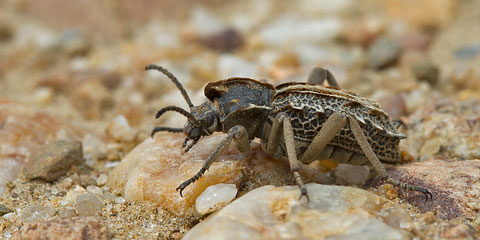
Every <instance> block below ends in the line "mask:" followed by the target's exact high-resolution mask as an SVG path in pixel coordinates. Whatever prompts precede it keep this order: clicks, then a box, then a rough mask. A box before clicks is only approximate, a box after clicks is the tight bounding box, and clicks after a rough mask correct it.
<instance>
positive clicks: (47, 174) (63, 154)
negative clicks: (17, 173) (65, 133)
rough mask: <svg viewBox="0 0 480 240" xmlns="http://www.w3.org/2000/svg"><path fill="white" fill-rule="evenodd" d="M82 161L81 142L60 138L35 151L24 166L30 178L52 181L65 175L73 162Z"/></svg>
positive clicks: (26, 175)
mask: <svg viewBox="0 0 480 240" xmlns="http://www.w3.org/2000/svg"><path fill="white" fill-rule="evenodd" d="M82 161H83V154H82V143H81V142H79V141H66V140H58V141H54V142H51V143H49V144H46V145H43V146H41V147H40V148H38V149H37V150H36V151H35V152H33V154H32V156H31V158H29V159H28V160H27V162H26V163H25V165H24V167H23V174H24V175H25V177H26V178H27V179H29V180H31V179H42V180H46V181H49V182H52V181H54V180H56V179H58V178H59V177H60V176H62V175H64V174H65V173H66V172H67V171H68V170H69V169H70V166H71V165H72V164H78V163H81V162H82Z"/></svg>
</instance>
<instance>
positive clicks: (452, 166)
mask: <svg viewBox="0 0 480 240" xmlns="http://www.w3.org/2000/svg"><path fill="white" fill-rule="evenodd" d="M388 172H389V174H390V176H391V177H393V178H394V179H399V180H402V181H403V182H405V183H408V184H411V185H416V186H419V187H423V188H426V189H428V190H429V191H430V192H431V193H432V196H433V198H432V199H430V198H428V199H426V197H427V196H426V195H425V194H423V193H420V192H413V191H404V190H403V189H401V190H400V189H399V198H402V199H406V200H407V201H408V202H410V203H411V204H412V205H414V206H416V207H418V209H419V210H420V211H421V212H424V213H425V212H429V211H432V212H434V213H435V215H436V216H437V217H439V218H442V219H446V220H449V219H453V218H457V217H473V216H474V215H475V214H476V213H477V211H478V210H479V209H480V178H479V176H480V160H452V159H444V160H441V159H437V160H429V161H423V162H416V163H412V164H407V165H399V166H395V167H392V168H389V169H388Z"/></svg>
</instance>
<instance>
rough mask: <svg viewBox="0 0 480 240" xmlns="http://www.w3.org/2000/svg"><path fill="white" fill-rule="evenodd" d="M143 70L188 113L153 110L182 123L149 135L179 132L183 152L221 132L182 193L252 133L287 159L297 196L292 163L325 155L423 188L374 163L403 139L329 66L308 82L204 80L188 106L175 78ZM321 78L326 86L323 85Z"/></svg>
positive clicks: (392, 159)
mask: <svg viewBox="0 0 480 240" xmlns="http://www.w3.org/2000/svg"><path fill="white" fill-rule="evenodd" d="M146 70H158V71H160V72H161V73H163V74H165V75H166V76H167V77H168V78H169V79H170V80H171V81H172V82H173V83H174V84H175V85H176V86H177V88H178V89H179V90H180V92H181V94H182V95H183V98H184V99H185V101H186V102H187V104H188V106H189V108H190V112H188V111H186V110H184V109H182V108H180V107H178V106H167V107H164V108H162V109H160V110H159V111H158V112H157V114H156V118H159V117H160V116H162V115H163V114H164V113H166V112H168V111H175V112H178V113H180V114H182V115H184V116H185V117H186V118H187V119H188V122H187V124H186V125H185V127H184V128H170V127H155V128H154V129H153V130H152V137H153V136H154V134H155V133H156V132H159V131H169V132H183V133H185V134H186V139H185V141H184V142H183V144H182V147H183V148H184V150H185V152H187V151H188V150H190V148H192V146H194V145H195V144H196V143H197V142H198V141H199V140H200V138H201V137H203V136H208V135H211V134H212V133H214V132H223V133H226V134H227V135H226V136H225V138H224V139H223V140H222V141H221V142H220V144H219V145H218V146H217V147H216V148H215V150H214V151H213V152H212V153H211V154H210V155H209V156H208V158H207V159H206V160H205V162H204V164H203V166H202V168H201V169H200V170H199V171H198V172H197V174H195V175H194V176H193V177H191V178H190V179H188V180H186V181H185V182H183V183H182V184H180V186H178V188H177V189H176V190H177V191H179V192H180V195H181V196H183V195H182V191H183V190H184V189H185V188H186V187H187V186H188V185H189V184H191V183H193V182H195V181H196V180H198V179H199V178H200V177H201V176H202V175H203V174H204V173H205V172H206V171H207V170H208V168H209V167H210V165H211V164H212V162H213V161H215V159H216V158H217V157H218V156H219V155H220V153H221V152H222V151H223V150H224V149H225V147H226V146H228V145H229V144H230V142H232V141H233V142H234V143H235V145H236V147H237V149H238V150H239V151H240V152H247V151H249V150H250V143H251V141H252V140H253V139H254V138H259V139H260V141H261V145H262V149H263V150H264V151H265V152H266V153H267V154H268V155H270V156H271V157H273V158H276V159H280V158H287V159H288V162H289V165H290V170H291V172H292V174H293V177H294V179H295V182H296V184H297V185H298V186H299V187H300V190H301V195H300V197H302V196H305V197H307V199H308V195H307V191H306V188H305V186H304V183H303V180H302V178H301V176H300V168H301V167H304V164H309V163H311V162H312V161H314V160H322V159H330V160H333V161H336V162H339V163H348V164H353V165H365V164H368V163H370V164H371V165H372V166H373V168H374V170H375V172H376V173H377V175H378V176H379V177H380V178H382V179H385V180H386V181H387V182H389V183H391V184H393V185H395V186H400V187H403V188H405V189H409V190H414V191H420V192H423V193H424V194H427V195H430V196H432V195H431V193H430V192H429V191H428V190H427V189H424V188H421V187H418V186H413V185H409V184H406V183H404V182H401V181H398V180H396V179H393V178H390V177H389V176H388V174H387V171H386V170H385V167H384V166H383V165H382V163H381V162H389V163H397V162H399V161H400V157H399V142H400V140H401V139H404V138H406V136H405V135H404V134H402V133H400V132H398V130H397V128H398V126H397V125H398V124H396V122H392V121H390V120H389V116H388V114H387V113H385V112H384V111H383V110H382V109H380V107H379V105H378V104H377V103H376V102H374V101H371V100H368V99H366V98H362V97H360V96H358V95H357V94H355V93H353V92H350V91H347V90H344V89H341V88H340V87H339V85H338V83H337V81H336V80H335V78H334V76H333V75H332V74H331V73H330V71H328V70H326V69H324V68H320V67H317V68H314V69H313V70H312V71H311V72H310V75H309V76H308V80H307V82H305V83H302V82H289V83H284V84H281V85H278V86H276V87H274V86H273V85H271V84H269V83H266V82H261V81H257V80H254V79H250V78H239V77H234V78H229V79H225V80H221V81H216V82H210V83H208V84H207V86H206V87H205V89H204V94H205V96H206V97H207V100H206V101H205V102H203V103H202V104H200V105H198V106H194V105H193V104H192V101H191V100H190V98H189V96H188V94H187V92H186V90H185V89H184V88H183V86H182V85H181V83H180V82H179V81H178V79H177V78H176V77H175V76H174V75H173V74H172V73H170V72H169V71H168V70H166V69H165V68H163V67H161V66H156V65H153V64H152V65H148V66H146ZM325 80H326V81H327V83H328V84H329V86H328V85H323V84H324V82H325ZM189 142H190V143H189ZM427 199H428V196H427Z"/></svg>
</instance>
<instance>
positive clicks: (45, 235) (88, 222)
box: [14, 217, 108, 240]
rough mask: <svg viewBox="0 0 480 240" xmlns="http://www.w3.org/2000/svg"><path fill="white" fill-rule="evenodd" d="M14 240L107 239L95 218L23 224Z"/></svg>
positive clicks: (75, 218) (61, 219) (104, 229)
mask: <svg viewBox="0 0 480 240" xmlns="http://www.w3.org/2000/svg"><path fill="white" fill-rule="evenodd" d="M14 239H30V240H34V239H38V240H40V239H71V240H76V239H78V240H83V239H89V240H101V239H108V238H107V229H106V227H105V226H103V225H102V224H101V223H100V221H99V220H98V219H97V218H95V217H74V218H56V219H52V220H49V221H45V222H34V223H28V224H25V225H24V226H23V227H22V228H21V230H20V232H19V233H18V234H17V235H15V236H14Z"/></svg>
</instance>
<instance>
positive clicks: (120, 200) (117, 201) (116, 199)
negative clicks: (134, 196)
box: [115, 197, 126, 204]
mask: <svg viewBox="0 0 480 240" xmlns="http://www.w3.org/2000/svg"><path fill="white" fill-rule="evenodd" d="M125 201H126V200H125V198H123V197H117V198H115V202H116V203H118V204H123V203H125Z"/></svg>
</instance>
